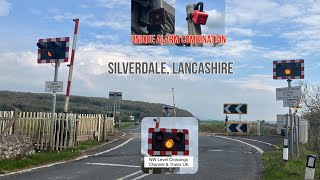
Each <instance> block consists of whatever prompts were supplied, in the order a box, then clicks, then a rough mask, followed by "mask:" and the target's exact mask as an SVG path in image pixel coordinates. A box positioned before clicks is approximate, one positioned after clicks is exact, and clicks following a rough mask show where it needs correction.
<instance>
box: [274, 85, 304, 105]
mask: <svg viewBox="0 0 320 180" xmlns="http://www.w3.org/2000/svg"><path fill="white" fill-rule="evenodd" d="M289 99H296V100H299V99H301V86H293V87H285V88H277V89H276V100H277V101H278V100H289Z"/></svg>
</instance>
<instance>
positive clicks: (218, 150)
mask: <svg viewBox="0 0 320 180" xmlns="http://www.w3.org/2000/svg"><path fill="white" fill-rule="evenodd" d="M209 151H211V152H227V153H245V154H248V153H252V152H250V151H243V152H240V151H224V150H222V149H209Z"/></svg>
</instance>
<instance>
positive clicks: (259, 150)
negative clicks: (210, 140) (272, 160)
mask: <svg viewBox="0 0 320 180" xmlns="http://www.w3.org/2000/svg"><path fill="white" fill-rule="evenodd" d="M213 137H219V138H224V139H229V140H232V141H237V142H240V143H243V144H245V145H248V146H251V147H253V148H255V149H256V150H257V151H258V152H259V153H261V154H262V153H264V151H263V150H262V149H260V148H258V147H257V146H254V145H252V144H249V143H246V142H244V141H240V140H238V139H232V138H228V137H224V136H213Z"/></svg>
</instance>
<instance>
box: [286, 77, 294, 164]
mask: <svg viewBox="0 0 320 180" xmlns="http://www.w3.org/2000/svg"><path fill="white" fill-rule="evenodd" d="M287 81H288V87H289V88H290V87H291V81H292V80H291V79H290V78H288V80H287ZM289 117H290V138H289V139H290V143H289V144H290V146H289V149H290V158H291V159H293V117H292V109H291V107H289Z"/></svg>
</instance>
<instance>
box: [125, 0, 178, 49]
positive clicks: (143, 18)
mask: <svg viewBox="0 0 320 180" xmlns="http://www.w3.org/2000/svg"><path fill="white" fill-rule="evenodd" d="M174 6H175V0H131V35H152V36H157V35H168V34H174V33H175V8H174ZM145 37H147V36H144V37H143V38H145ZM144 44H154V43H152V42H146V43H144Z"/></svg>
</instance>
